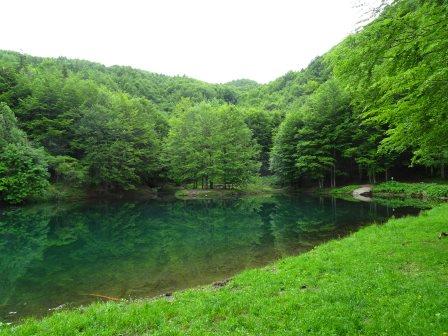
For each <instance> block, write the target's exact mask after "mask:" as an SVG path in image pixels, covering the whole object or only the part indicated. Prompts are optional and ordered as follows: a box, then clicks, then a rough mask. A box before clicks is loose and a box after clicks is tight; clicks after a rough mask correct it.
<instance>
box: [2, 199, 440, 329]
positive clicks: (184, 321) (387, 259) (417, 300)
mask: <svg viewBox="0 0 448 336" xmlns="http://www.w3.org/2000/svg"><path fill="white" fill-rule="evenodd" d="M447 231H448V204H443V205H440V206H437V207H436V208H434V209H432V210H429V211H425V212H422V213H421V214H420V215H419V216H417V217H405V218H401V219H391V220H389V221H388V222H387V223H386V224H384V225H371V226H369V227H366V228H363V229H361V230H360V231H358V232H356V233H354V234H352V235H351V236H349V237H346V238H343V239H340V240H333V241H330V242H328V243H325V244H322V245H320V246H317V247H316V248H314V249H313V250H312V251H310V252H308V253H305V254H302V255H299V256H295V257H289V258H285V259H282V260H280V261H278V262H276V263H273V264H271V265H269V266H267V267H265V268H262V269H254V270H249V271H245V272H242V273H240V274H239V275H237V276H235V277H234V278H233V279H232V280H231V281H230V282H228V283H226V284H224V285H223V286H207V287H205V288H200V289H190V290H186V291H183V292H176V293H174V295H173V296H170V297H166V298H158V299H155V300H137V301H132V302H121V303H97V304H92V305H89V306H87V307H84V308H80V309H75V310H67V311H61V312H58V313H55V314H54V315H52V316H49V317H46V318H44V319H42V320H34V319H28V320H26V321H24V322H23V323H22V324H21V325H18V326H12V327H11V326H4V327H3V329H0V335H78V334H83V335H118V334H125V335H140V334H145V335H146V334H148V335H149V334H151V335H180V334H188V335H206V334H216V335H226V334H232V335H235V334H254V335H270V334H276V335H297V334H302V333H306V334H311V335H313V334H314V335H342V334H349V335H353V334H363V335H382V334H384V335H386V334H387V335H408V334H414V335H444V334H445V333H447V332H448V296H446V295H445V294H444V293H446V292H447V289H448V287H447V286H448V285H447V284H448V237H442V236H440V233H441V232H447Z"/></svg>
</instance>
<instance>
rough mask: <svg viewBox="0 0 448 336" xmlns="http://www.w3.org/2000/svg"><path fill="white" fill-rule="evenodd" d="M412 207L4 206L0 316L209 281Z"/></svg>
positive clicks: (279, 199) (288, 200) (330, 202)
mask: <svg viewBox="0 0 448 336" xmlns="http://www.w3.org/2000/svg"><path fill="white" fill-rule="evenodd" d="M415 213H417V210H416V209H414V208H401V209H392V208H390V207H387V206H381V205H378V204H375V203H362V202H348V201H343V200H336V199H332V198H322V197H312V196H274V197H264V198H243V199H226V200H189V201H180V200H151V201H145V202H126V201H120V202H117V201H115V202H95V203H94V204H93V203H81V204H71V205H69V204H52V205H33V206H26V207H7V208H0V321H4V322H10V321H17V320H18V319H20V318H23V317H26V316H42V315H45V314H48V313H50V312H52V311H53V310H54V309H55V308H56V307H76V306H80V305H84V304H88V303H90V302H92V301H96V300H102V298H101V297H103V296H107V297H112V298H118V299H121V298H126V299H128V298H142V297H153V296H156V295H160V294H164V293H167V292H172V291H174V290H179V289H184V288H189V287H194V286H199V285H204V284H209V283H212V282H214V281H217V280H222V279H226V278H228V277H231V276H232V275H234V274H235V273H237V272H240V271H241V270H244V269H247V268H253V267H260V266H263V265H266V264H268V263H270V262H272V261H273V260H276V259H279V258H281V257H284V256H289V255H296V254H299V253H301V252H304V251H307V250H309V249H311V248H312V247H313V246H315V245H317V244H319V243H321V242H323V241H327V240H329V239H332V238H337V237H341V236H344V235H347V234H349V233H350V232H353V231H356V230H357V229H358V228H359V227H361V226H363V225H367V224H369V223H372V222H374V221H376V222H383V221H385V220H386V219H387V218H389V217H391V216H392V215H395V216H397V217H398V216H402V215H405V214H415Z"/></svg>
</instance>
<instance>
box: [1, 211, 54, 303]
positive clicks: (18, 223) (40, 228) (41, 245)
mask: <svg viewBox="0 0 448 336" xmlns="http://www.w3.org/2000/svg"><path fill="white" fill-rule="evenodd" d="M50 212H51V208H50V207H46V206H40V207H30V208H26V209H22V208H8V209H4V210H2V211H0V304H1V305H4V304H6V303H7V301H8V300H9V298H10V297H11V296H12V295H14V292H15V288H14V287H15V283H16V282H17V280H18V279H20V278H21V277H22V276H24V275H25V274H26V272H27V268H29V267H31V266H32V265H33V264H34V263H36V262H39V261H42V260H43V258H44V252H45V249H46V247H47V233H48V222H49V214H50Z"/></svg>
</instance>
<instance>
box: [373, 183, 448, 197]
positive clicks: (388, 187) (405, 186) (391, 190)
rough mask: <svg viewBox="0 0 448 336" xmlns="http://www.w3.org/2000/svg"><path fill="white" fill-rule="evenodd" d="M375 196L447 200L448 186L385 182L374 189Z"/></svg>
mask: <svg viewBox="0 0 448 336" xmlns="http://www.w3.org/2000/svg"><path fill="white" fill-rule="evenodd" d="M373 194H374V195H375V194H377V195H380V194H383V195H392V196H393V195H396V196H406V197H420V198H447V197H448V184H440V183H423V182H421V183H403V182H395V181H390V182H384V183H380V184H377V185H375V186H374V187H373Z"/></svg>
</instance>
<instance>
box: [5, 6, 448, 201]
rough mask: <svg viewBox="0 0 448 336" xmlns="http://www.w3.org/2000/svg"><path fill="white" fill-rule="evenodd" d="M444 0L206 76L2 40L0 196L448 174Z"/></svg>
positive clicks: (320, 183)
mask: <svg viewBox="0 0 448 336" xmlns="http://www.w3.org/2000/svg"><path fill="white" fill-rule="evenodd" d="M447 79H448V4H447V3H446V2H445V1H443V0H431V1H424V0H398V1H395V2H393V4H392V5H389V6H387V7H386V8H385V10H384V11H383V12H382V13H381V14H380V15H379V16H378V17H377V18H376V19H375V20H374V21H372V22H371V23H369V24H367V25H366V26H365V27H363V28H362V29H361V30H360V31H358V32H356V33H353V34H352V35H350V36H348V37H347V38H346V39H345V40H343V41H342V42H341V43H340V44H338V45H337V46H335V47H334V48H333V49H331V50H330V51H329V52H327V53H326V54H324V55H322V56H320V57H317V58H316V59H314V60H313V61H312V62H311V63H310V64H309V66H308V67H307V68H305V69H302V70H300V71H291V72H288V73H287V74H285V75H284V76H282V77H280V78H278V79H275V80H274V81H272V82H270V83H268V84H263V85H262V84H258V83H256V82H254V81H251V80H247V79H241V80H235V81H232V82H229V83H224V84H209V83H205V82H202V81H199V80H195V79H191V78H188V77H181V76H178V77H169V76H165V75H160V74H155V73H150V72H147V71H142V70H137V69H133V68H130V67H124V66H112V67H106V66H103V65H101V64H97V63H92V62H88V61H83V60H71V59H66V58H56V59H53V58H39V57H33V56H29V55H25V54H21V53H17V52H12V51H0V200H1V201H4V202H8V203H21V202H24V201H26V200H28V199H31V198H34V197H39V195H42V194H43V193H45V192H46V190H48V188H49V186H51V185H55V184H58V185H67V186H76V187H81V188H84V189H86V190H91V191H95V192H98V193H101V192H120V191H123V190H134V189H136V188H138V187H140V186H150V187H156V188H160V187H163V186H164V185H167V184H175V185H182V186H188V187H190V188H223V189H227V188H230V189H231V188H237V187H238V188H240V187H244V186H245V185H246V184H247V183H248V182H249V181H250V180H251V179H252V178H253V177H254V176H257V175H263V176H265V175H274V176H275V178H276V181H277V183H278V184H279V185H282V186H288V187H291V188H300V187H304V186H306V187H309V186H314V187H320V188H322V187H326V186H331V187H334V186H337V185H341V184H346V183H349V182H370V183H376V182H378V181H385V180H390V179H392V178H394V179H406V180H412V179H416V178H422V177H438V178H440V179H446V177H447V176H446V172H445V170H446V165H447V164H448V122H447V121H448V97H447V95H446V92H448V80H447Z"/></svg>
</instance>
